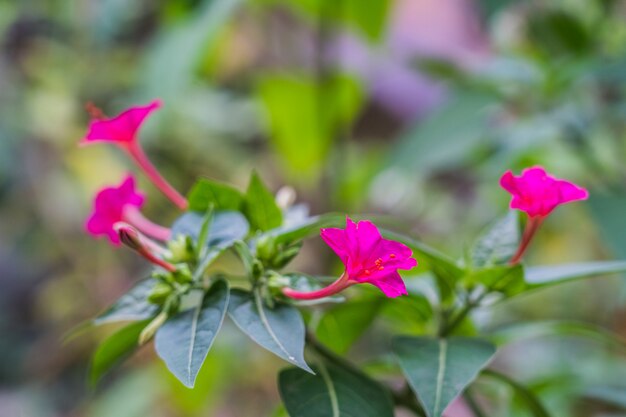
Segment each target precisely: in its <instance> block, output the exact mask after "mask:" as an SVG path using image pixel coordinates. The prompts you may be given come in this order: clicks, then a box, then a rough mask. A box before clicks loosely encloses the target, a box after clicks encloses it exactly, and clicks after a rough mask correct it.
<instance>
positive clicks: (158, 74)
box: [138, 0, 243, 103]
mask: <svg viewBox="0 0 626 417" xmlns="http://www.w3.org/2000/svg"><path fill="white" fill-rule="evenodd" d="M201 3H202V4H201V5H200V6H199V8H198V9H197V10H196V11H195V12H194V13H190V14H189V16H190V17H189V18H188V19H184V20H182V21H179V22H175V24H171V25H165V26H163V28H164V30H163V31H160V32H159V33H158V36H155V37H154V38H153V39H154V41H153V42H152V44H151V45H149V47H148V50H147V53H146V54H142V55H143V56H145V59H144V61H143V63H142V66H141V74H142V77H141V79H140V81H141V85H140V87H139V89H138V91H140V92H142V94H145V97H147V98H153V97H161V98H162V99H163V100H165V101H166V102H168V103H173V102H174V100H175V99H177V98H186V97H184V95H185V94H187V93H188V92H189V91H193V88H194V86H192V84H193V83H192V81H193V80H195V79H196V71H197V69H198V65H199V64H200V63H201V61H202V58H203V56H204V55H205V54H206V53H207V52H208V50H209V48H210V47H211V46H213V45H214V44H215V42H216V41H217V39H218V36H219V35H220V33H221V31H222V29H223V28H224V26H225V25H227V24H228V23H229V21H230V19H231V18H232V17H233V15H234V14H235V13H236V11H237V9H238V8H239V6H240V5H241V4H242V3H243V1H242V0H209V1H206V0H205V1H202V2H201Z"/></svg>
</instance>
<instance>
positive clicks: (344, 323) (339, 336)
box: [316, 298, 385, 354]
mask: <svg viewBox="0 0 626 417" xmlns="http://www.w3.org/2000/svg"><path fill="white" fill-rule="evenodd" d="M384 301H385V300H383V299H382V298H374V299H365V300H352V301H350V303H346V304H340V305H338V306H335V307H333V308H331V309H329V310H326V311H325V312H324V315H323V316H322V318H321V319H320V321H319V323H318V325H317V328H316V335H317V337H318V339H319V340H320V341H321V342H322V343H323V344H324V345H326V346H327V347H329V348H330V349H332V350H334V351H335V352H337V353H341V354H344V353H346V352H348V350H349V349H350V347H351V346H352V344H353V343H354V342H355V341H356V340H357V339H358V338H359V337H361V335H363V333H364V332H365V331H366V330H367V329H368V328H369V326H370V325H371V324H372V322H373V321H374V319H376V317H377V316H378V313H379V311H380V309H381V307H382V306H383V304H384Z"/></svg>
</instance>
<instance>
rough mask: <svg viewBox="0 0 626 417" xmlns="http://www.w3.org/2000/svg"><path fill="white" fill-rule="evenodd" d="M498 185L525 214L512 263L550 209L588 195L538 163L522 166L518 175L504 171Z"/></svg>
mask: <svg viewBox="0 0 626 417" xmlns="http://www.w3.org/2000/svg"><path fill="white" fill-rule="evenodd" d="M500 185H501V186H502V188H504V189H505V190H506V191H508V192H509V193H511V195H512V196H513V198H512V199H511V204H510V207H511V208H513V209H518V210H521V211H523V212H525V213H526V214H528V221H527V222H526V227H525V229H524V233H523V234H522V238H521V239H520V243H519V246H518V248H517V252H516V253H515V254H514V255H513V257H512V258H511V260H510V261H509V262H510V263H511V264H516V263H518V262H519V261H520V260H521V259H522V256H524V253H525V252H526V249H527V248H528V245H529V244H530V242H531V240H532V239H533V236H534V235H535V233H536V232H537V230H538V229H539V226H541V223H542V222H543V219H545V218H546V217H547V216H548V215H549V214H550V213H551V212H552V210H554V209H555V208H556V207H558V206H560V205H561V204H565V203H569V202H571V201H577V200H586V199H587V198H588V197H589V193H588V192H587V190H585V189H584V188H582V187H579V186H578V185H576V184H573V183H571V182H569V181H565V180H562V179H558V178H555V177H553V176H551V175H550V174H548V173H547V172H546V170H545V169H543V167H540V166H535V167H532V168H527V169H525V170H523V171H522V175H520V176H519V177H516V176H515V175H513V173H512V172H511V171H507V172H505V173H504V175H502V178H500Z"/></svg>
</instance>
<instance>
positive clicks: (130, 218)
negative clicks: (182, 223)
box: [124, 206, 172, 240]
mask: <svg viewBox="0 0 626 417" xmlns="http://www.w3.org/2000/svg"><path fill="white" fill-rule="evenodd" d="M124 220H125V221H127V222H128V223H130V224H131V225H133V226H135V227H136V228H137V229H139V231H141V232H142V233H143V234H145V235H147V236H150V237H153V238H155V239H158V240H168V239H169V238H170V236H171V234H172V231H171V230H170V229H169V228H167V227H163V226H161V225H158V224H156V223H153V222H152V221H150V220H148V219H146V218H145V217H144V215H143V214H141V212H140V211H139V209H138V208H137V207H135V206H129V207H128V208H126V209H125V210H124Z"/></svg>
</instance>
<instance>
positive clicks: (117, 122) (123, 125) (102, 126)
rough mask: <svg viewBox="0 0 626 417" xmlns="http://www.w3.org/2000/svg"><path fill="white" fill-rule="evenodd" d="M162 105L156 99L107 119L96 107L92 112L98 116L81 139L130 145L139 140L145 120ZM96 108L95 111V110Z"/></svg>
mask: <svg viewBox="0 0 626 417" xmlns="http://www.w3.org/2000/svg"><path fill="white" fill-rule="evenodd" d="M160 107H161V101H160V100H154V101H153V102H151V103H150V104H148V105H146V106H137V107H131V108H130V109H128V110H125V111H124V112H122V113H121V114H120V115H118V116H116V117H113V118H111V119H106V118H104V117H103V115H102V114H101V113H99V112H98V111H97V110H95V108H92V113H95V112H98V113H99V114H94V115H95V116H98V117H97V118H94V120H92V121H91V123H90V124H89V131H88V132H87V135H85V137H84V138H83V139H82V140H81V144H83V145H86V144H89V143H92V142H114V143H117V144H119V145H123V146H129V145H131V144H133V143H135V142H137V140H138V139H137V134H138V132H139V129H140V128H141V126H142V125H143V122H144V121H145V120H146V119H147V118H148V116H150V114H151V113H152V112H153V111H155V110H157V109H158V108H160ZM94 110H95V111H94Z"/></svg>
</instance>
